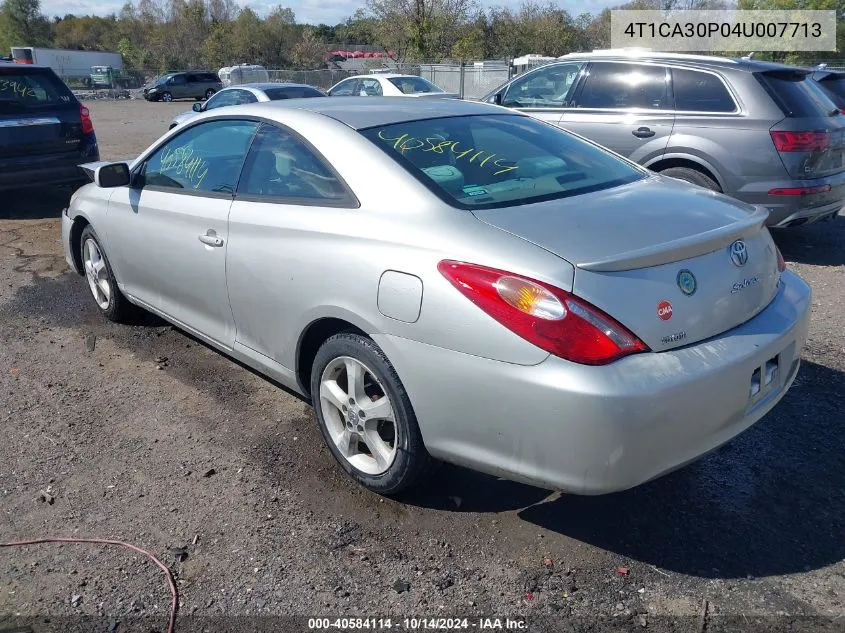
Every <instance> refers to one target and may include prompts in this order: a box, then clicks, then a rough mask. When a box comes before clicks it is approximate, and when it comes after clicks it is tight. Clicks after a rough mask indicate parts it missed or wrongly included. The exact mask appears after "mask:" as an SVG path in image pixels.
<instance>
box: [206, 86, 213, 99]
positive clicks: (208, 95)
mask: <svg viewBox="0 0 845 633" xmlns="http://www.w3.org/2000/svg"><path fill="white" fill-rule="evenodd" d="M213 96H214V89H213V88H209V89H208V90H206V91H205V98H206V100H208V99H211V97H213Z"/></svg>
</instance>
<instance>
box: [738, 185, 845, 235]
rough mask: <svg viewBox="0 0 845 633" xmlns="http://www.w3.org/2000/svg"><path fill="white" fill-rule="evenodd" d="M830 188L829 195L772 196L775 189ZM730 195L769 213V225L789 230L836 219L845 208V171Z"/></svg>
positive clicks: (755, 186) (757, 187)
mask: <svg viewBox="0 0 845 633" xmlns="http://www.w3.org/2000/svg"><path fill="white" fill-rule="evenodd" d="M828 185H829V186H830V191H828V192H825V193H817V194H809V195H803V196H800V195H798V196H794V195H791V196H784V195H772V194H770V193H769V191H771V190H772V189H793V188H802V187H825V186H828ZM729 195H732V196H733V197H734V198H737V199H738V200H741V201H743V202H747V203H749V204H755V205H762V206H764V207H766V208H767V209H768V210H769V219H768V220H767V221H766V224H767V225H768V226H772V227H787V226H792V225H796V224H806V223H808V222H814V221H816V220H820V219H823V218H828V217H833V216H835V215H836V214H837V213H839V211H840V210H841V209H842V208H843V207H845V172H842V173H839V174H835V175H833V176H828V177H825V178H816V179H813V180H772V181H764V182H753V183H748V184H746V185H744V186H743V187H742V188H740V189H739V190H738V191H735V192H733V193H731V194H729Z"/></svg>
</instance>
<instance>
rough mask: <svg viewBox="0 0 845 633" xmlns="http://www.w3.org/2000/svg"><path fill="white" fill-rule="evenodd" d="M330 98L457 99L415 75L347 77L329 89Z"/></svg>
mask: <svg viewBox="0 0 845 633" xmlns="http://www.w3.org/2000/svg"><path fill="white" fill-rule="evenodd" d="M328 94H329V96H330V97H440V98H447V99H459V98H460V96H459V95H458V94H457V93H454V92H446V91H444V90H443V89H442V88H439V87H437V86H435V85H434V84H433V83H431V82H430V81H428V80H426V79H423V78H422V77H419V76H417V75H399V74H394V73H379V74H372V75H356V76H354V77H347V78H346V79H344V80H343V81H339V82H338V83H336V84H335V85H334V86H332V87H331V88H329V91H328Z"/></svg>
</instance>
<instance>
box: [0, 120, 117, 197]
mask: <svg viewBox="0 0 845 633" xmlns="http://www.w3.org/2000/svg"><path fill="white" fill-rule="evenodd" d="M99 159H100V152H99V148H98V147H97V139H96V137H95V136H94V135H93V134H92V135H91V137H90V140H89V141H88V145H87V146H86V148H85V151H84V152H79V153H77V154H73V155H71V156H67V155H65V156H61V157H55V156H39V155H34V156H16V157H14V158H9V159H0V191H8V190H12V189H28V188H32V187H45V186H55V185H69V184H77V183H86V182H88V179H87V178H86V176H85V174H84V172H83V171H82V170H81V169H80V168H79V165H82V164H84V163H90V162H93V161H97V160H99Z"/></svg>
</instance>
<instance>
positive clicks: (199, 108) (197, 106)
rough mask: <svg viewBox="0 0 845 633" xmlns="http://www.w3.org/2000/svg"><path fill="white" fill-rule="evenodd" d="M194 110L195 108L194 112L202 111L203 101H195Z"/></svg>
mask: <svg viewBox="0 0 845 633" xmlns="http://www.w3.org/2000/svg"><path fill="white" fill-rule="evenodd" d="M193 110H194V112H202V104H201V103H195V104H194V107H193Z"/></svg>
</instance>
